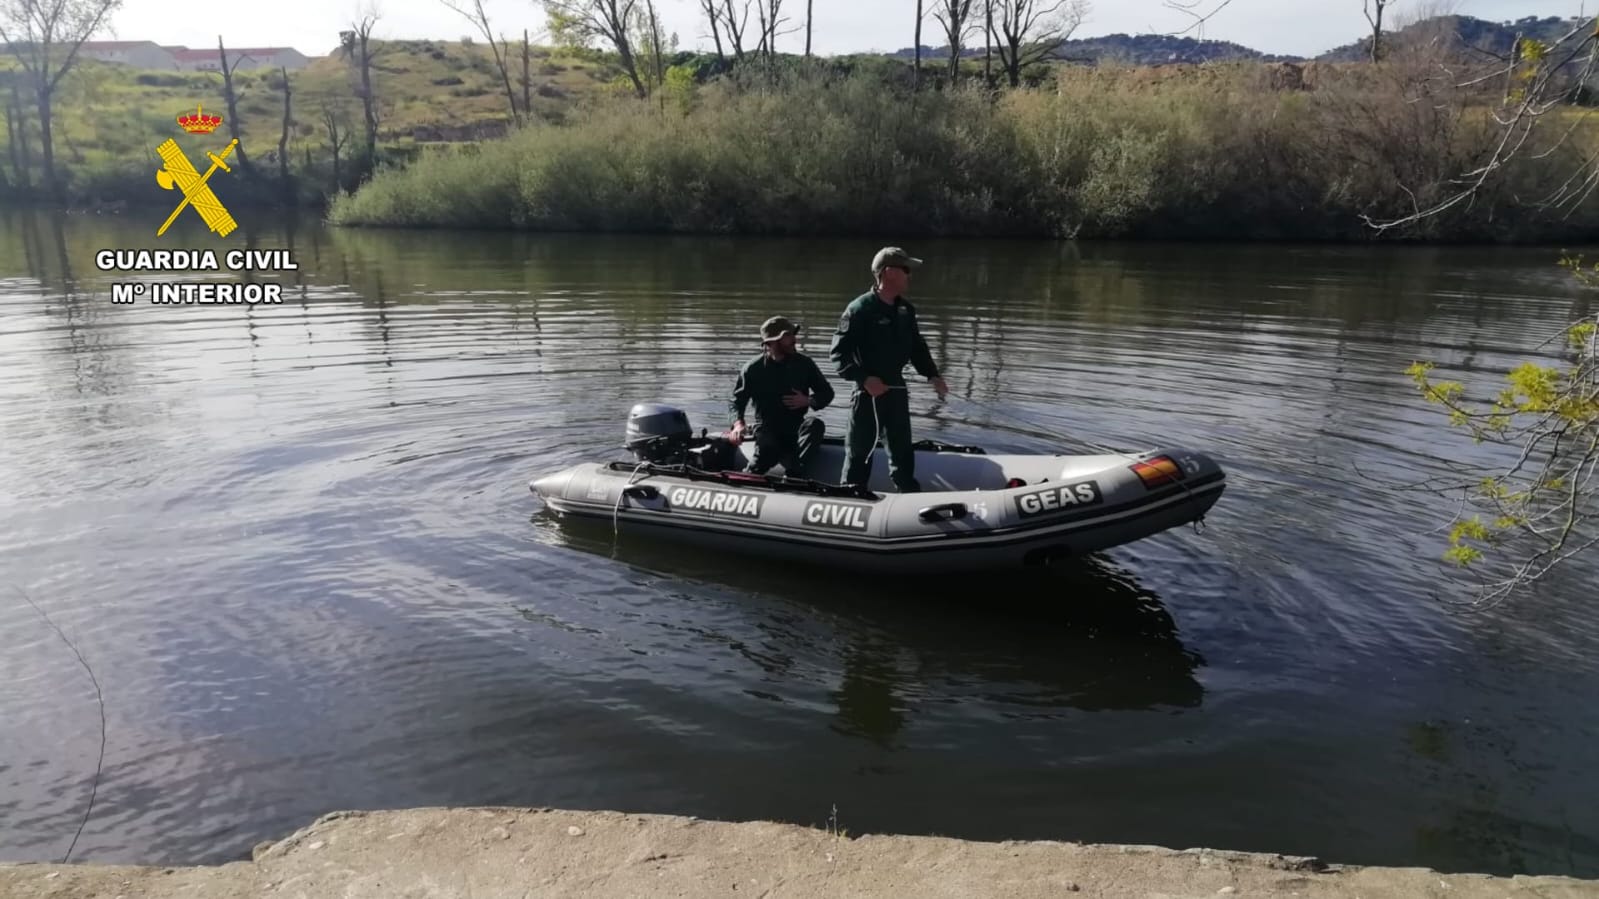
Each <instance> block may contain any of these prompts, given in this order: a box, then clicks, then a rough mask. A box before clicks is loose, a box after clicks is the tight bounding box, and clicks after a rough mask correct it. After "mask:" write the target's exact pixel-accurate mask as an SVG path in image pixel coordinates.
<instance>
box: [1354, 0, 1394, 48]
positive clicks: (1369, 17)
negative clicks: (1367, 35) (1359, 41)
mask: <svg viewBox="0 0 1599 899" xmlns="http://www.w3.org/2000/svg"><path fill="white" fill-rule="evenodd" d="M1396 2H1398V0H1360V9H1361V11H1362V12H1364V13H1365V14H1366V21H1367V22H1370V23H1371V61H1372V62H1376V61H1378V60H1379V59H1381V58H1382V14H1383V13H1384V12H1385V11H1386V10H1387V9H1388V7H1390V6H1393V5H1394V4H1395V3H1396ZM1373 8H1375V9H1376V13H1375V14H1373V12H1372V10H1373Z"/></svg>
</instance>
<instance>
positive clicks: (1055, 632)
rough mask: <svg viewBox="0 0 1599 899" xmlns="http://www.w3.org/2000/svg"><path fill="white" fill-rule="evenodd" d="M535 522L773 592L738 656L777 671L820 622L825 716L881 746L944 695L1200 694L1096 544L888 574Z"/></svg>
mask: <svg viewBox="0 0 1599 899" xmlns="http://www.w3.org/2000/svg"><path fill="white" fill-rule="evenodd" d="M536 522H537V524H538V528H539V531H540V539H547V540H548V541H549V542H551V543H553V544H554V545H556V546H560V547H564V548H565V549H569V550H574V551H577V552H582V553H589V554H594V555H598V556H605V557H607V558H610V559H613V560H615V561H616V562H619V563H622V564H624V565H627V566H630V567H633V568H636V569H638V570H641V571H647V572H650V573H652V574H655V575H657V576H660V577H666V578H671V579H672V581H673V582H682V581H684V580H688V581H691V582H696V583H702V584H708V585H712V586H714V587H720V588H727V589H731V590H734V591H737V592H738V593H739V594H748V595H755V596H761V597H766V598H769V599H773V600H776V601H777V604H776V605H775V606H770V605H757V606H755V607H752V610H751V611H750V613H749V614H750V615H752V616H759V618H760V621H759V624H758V626H759V628H760V630H761V631H762V632H763V633H764V634H766V635H767V637H768V638H769V642H768V643H767V644H766V645H765V646H764V647H763V648H762V650H761V652H760V654H759V655H758V656H757V655H751V656H750V657H751V658H752V660H754V661H756V662H757V663H758V664H759V665H760V666H761V667H762V668H763V669H765V670H766V671H767V672H768V673H769V674H774V675H778V682H779V683H781V679H783V678H793V677H796V676H799V675H798V674H796V672H795V670H794V667H793V666H792V665H785V664H782V663H781V662H778V663H775V664H774V660H784V659H792V658H794V657H797V656H804V655H805V654H806V653H807V651H808V649H807V647H809V646H810V645H811V644H813V643H814V642H815V641H816V639H817V638H816V637H815V635H814V633H812V631H811V627H812V626H821V627H824V628H825V633H826V634H827V635H828V637H827V638H826V641H827V645H830V646H832V647H834V649H833V650H832V651H831V653H830V656H831V658H832V664H833V665H834V666H835V671H834V672H833V673H832V677H833V678H834V680H835V683H836V685H835V686H834V687H833V688H832V689H831V690H830V692H829V694H828V695H829V697H830V699H831V700H832V701H833V703H834V704H835V706H836V717H835V721H834V724H833V728H834V729H835V730H836V731H838V732H839V733H843V734H848V735H851V736H856V737H860V738H862V739H865V740H867V741H870V742H871V743H874V744H876V745H878V746H880V747H883V748H896V747H897V746H899V745H900V743H899V740H900V737H901V735H902V733H903V732H904V731H905V730H906V729H907V728H908V727H910V726H911V725H913V724H914V719H915V718H916V716H917V715H918V714H921V713H927V712H931V711H932V710H934V709H936V708H938V707H940V706H946V705H948V704H951V703H966V704H967V705H966V706H965V710H966V714H975V715H979V716H983V717H991V718H992V719H995V720H1004V719H1036V720H1043V719H1048V718H1055V717H1061V716H1062V715H1063V714H1066V713H1067V712H1070V711H1072V710H1075V711H1079V712H1083V711H1087V712H1103V711H1130V710H1145V709H1162V708H1164V709H1194V708H1198V707H1199V706H1200V705H1201V702H1202V700H1203V696H1204V689H1203V687H1202V686H1201V685H1200V683H1199V681H1198V679H1197V678H1196V671H1197V670H1198V669H1199V668H1200V667H1201V666H1202V665H1203V664H1204V660H1203V658H1202V657H1201V656H1200V655H1199V653H1197V652H1195V651H1193V650H1190V649H1188V648H1186V647H1185V646H1184V645H1183V642H1182V640H1181V639H1180V637H1179V636H1178V632H1177V625H1176V622H1175V621H1174V620H1173V618H1172V615H1171V614H1170V612H1169V611H1168V610H1167V609H1166V607H1165V604H1164V603H1163V602H1162V601H1161V600H1160V598H1159V597H1158V596H1157V595H1156V594H1155V593H1154V592H1153V591H1151V590H1149V589H1147V588H1144V587H1142V586H1141V585H1139V583H1138V580H1137V578H1135V577H1134V576H1133V575H1132V574H1131V573H1129V572H1127V571H1125V570H1123V569H1120V568H1118V567H1117V566H1116V565H1114V564H1113V563H1112V562H1110V561H1109V560H1107V559H1106V558H1104V557H1102V556H1090V557H1088V558H1085V559H1079V560H1076V561H1075V562H1072V563H1069V564H1066V565H1061V566H1056V567H1051V568H1047V569H1030V570H1023V571H1020V572H1013V573H1006V574H1005V575H1004V576H1003V577H996V576H994V575H967V574H961V575H941V576H938V577H927V578H915V577H912V578H905V577H895V578H889V577H886V576H885V577H873V576H870V575H852V574H844V573H840V572H834V571H829V570H827V569H826V568H825V567H820V566H818V567H814V568H805V567H801V566H782V567H779V566H770V565H767V564H765V563H762V562H759V561H751V562H749V563H748V564H742V563H740V562H739V560H737V559H730V558H729V557H727V556H725V555H721V554H718V553H714V552H707V551H705V550H703V549H699V548H696V547H691V546H678V545H675V544H673V543H671V542H670V541H667V540H665V539H662V538H657V537H651V536H647V535H636V534H628V533H624V534H622V535H621V537H620V538H619V539H617V538H613V535H612V530H611V526H610V524H609V523H601V522H594V521H584V520H581V519H579V520H571V521H563V522H560V523H558V524H557V523H554V522H551V521H549V520H548V519H547V518H546V517H545V516H544V515H543V514H540V515H538V516H536ZM730 562H732V564H729V563H730ZM796 619H797V620H802V621H804V622H806V626H803V627H801V626H795V625H793V624H792V623H791V622H792V621H793V620H796Z"/></svg>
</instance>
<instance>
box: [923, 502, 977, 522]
mask: <svg viewBox="0 0 1599 899" xmlns="http://www.w3.org/2000/svg"><path fill="white" fill-rule="evenodd" d="M916 517H918V518H920V519H921V520H923V521H953V520H955V519H957V518H965V517H966V504H965V503H940V504H938V505H936V506H923V507H922V508H921V509H920V510H919V511H918V512H917V513H916Z"/></svg>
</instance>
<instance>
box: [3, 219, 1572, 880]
mask: <svg viewBox="0 0 1599 899" xmlns="http://www.w3.org/2000/svg"><path fill="white" fill-rule="evenodd" d="M257 217H259V216H257ZM147 225H148V227H147ZM154 227H155V226H154V224H153V223H147V222H145V221H144V220H143V219H135V218H95V217H90V218H83V217H74V218H67V219H53V218H49V217H45V216H33V217H28V216H23V215H7V216H0V359H3V360H4V362H3V365H4V377H3V378H0V434H3V439H0V497H4V498H5V502H4V504H3V505H0V578H3V582H4V587H3V592H0V628H3V632H4V633H5V634H6V635H7V637H8V639H7V640H6V641H5V642H4V644H3V645H0V858H3V859H8V860H50V859H59V858H60V857H61V856H62V854H63V853H64V852H65V851H66V849H67V846H68V845H69V843H70V842H71V840H72V838H73V834H74V832H75V831H76V829H77V827H78V824H79V822H80V820H81V818H82V815H83V812H84V808H85V803H86V801H87V799H88V796H89V790H90V784H91V780H92V777H93V772H94V766H95V759H96V754H97V751H98V748H99V716H98V712H97V707H96V704H95V699H94V691H93V687H92V686H91V684H90V683H89V681H88V678H87V677H86V676H85V675H84V672H83V671H82V669H81V668H80V667H78V663H77V661H76V659H75V658H74V657H73V656H72V654H71V652H70V651H69V650H68V649H67V648H66V647H65V646H64V645H63V644H62V643H61V641H60V640H59V639H58V638H57V637H56V636H55V634H54V633H53V632H51V631H50V629H49V628H48V627H47V626H46V625H45V623H44V621H43V620H41V618H40V617H39V615H38V614H36V613H35V612H34V611H33V609H32V608H30V607H29V606H28V605H27V604H26V603H25V602H23V600H22V599H21V598H20V596H21V595H20V594H19V593H17V592H15V591H14V590H13V589H12V588H13V586H14V587H15V588H17V589H20V590H22V591H26V595H27V596H28V597H31V598H32V599H33V600H34V601H35V602H37V603H38V605H39V606H40V607H41V608H42V609H44V610H45V611H46V612H47V613H48V614H50V615H51V617H52V618H53V619H54V620H55V621H56V622H57V623H59V624H60V625H62V627H63V628H64V629H65V631H66V633H67V634H68V635H69V636H71V637H72V638H73V640H74V641H75V642H76V643H77V645H78V646H79V647H80V648H81V650H82V651H83V653H84V655H85V657H86V658H87V659H88V660H89V662H90V664H91V665H92V666H93V668H94V670H95V673H96V675H97V676H98V679H99V681H100V684H101V685H102V687H103V689H104V695H105V706H106V715H107V724H108V729H107V750H106V759H105V769H104V772H103V775H102V778H101V781H100V784H99V791H98V796H97V799H96V804H95V808H94V814H93V816H92V818H91V819H90V821H89V823H88V825H87V827H86V828H85V830H84V833H83V835H82V837H81V839H80V840H79V842H78V844H77V847H76V850H75V852H74V855H73V857H74V859H75V860H81V861H98V862H143V863H167V864H177V863H204V862H215V861H221V860H226V859H232V858H238V857H241V856H243V855H245V854H247V853H248V851H249V848H250V847H251V846H252V845H253V844H254V843H256V842H258V841H260V840H265V839H273V838H276V837H279V836H281V835H283V834H285V833H287V832H288V831H290V830H292V829H294V828H297V827H299V826H302V825H304V824H306V823H309V821H310V820H312V819H313V818H314V817H316V816H317V815H319V814H322V813H324V812H327V811H330V810H335V809H351V808H396V807H409V806H425V805H493V804H512V805H531V806H560V807H571V808H607V809H620V810H625V811H631V812H664V813H677V814H687V815H699V816H701V817H706V818H721V819H732V820H742V819H756V818H759V819H775V820H785V821H794V822H799V823H804V824H817V825H821V824H824V823H825V822H826V821H827V820H828V819H829V817H830V816H831V815H832V814H833V813H834V810H835V809H836V814H837V819H836V820H837V822H838V824H839V825H840V826H842V827H844V828H847V829H848V830H849V831H850V832H851V833H864V832H899V833H923V834H942V835H948V836H957V837H967V838H973V839H984V840H988V839H1061V840H1080V841H1113V842H1133V843H1156V844H1164V845H1168V846H1174V847H1189V846H1211V847H1218V848H1228V849H1243V850H1260V851H1271V852H1283V853H1298V854H1312V855H1318V856H1321V857H1323V858H1326V859H1329V860H1331V861H1336V862H1347V863H1368V864H1401V865H1426V866H1433V867H1437V868H1440V869H1444V870H1468V871H1489V872H1500V873H1506V872H1531V873H1568V874H1576V875H1581V876H1589V877H1593V876H1599V805H1596V804H1595V803H1594V802H1593V801H1592V797H1593V796H1594V795H1595V793H1596V787H1599V778H1596V775H1595V774H1594V772H1593V768H1592V759H1593V749H1592V747H1593V741H1594V738H1595V736H1596V732H1599V703H1595V701H1594V700H1595V698H1596V696H1599V663H1596V662H1595V661H1594V660H1595V659H1596V658H1599V653H1596V649H1599V628H1596V626H1595V625H1594V623H1593V619H1592V616H1591V614H1590V613H1591V611H1592V608H1593V600H1594V589H1593V584H1594V583H1595V580H1594V575H1595V573H1596V572H1595V570H1594V565H1593V564H1592V560H1581V563H1580V564H1579V565H1578V566H1575V567H1574V568H1572V569H1571V570H1570V571H1568V572H1566V573H1564V574H1563V575H1562V576H1560V577H1558V578H1556V579H1555V580H1554V581H1553V582H1551V583H1550V584H1548V585H1547V587H1546V589H1545V590H1544V591H1543V592H1542V593H1541V594H1539V595H1537V596H1534V597H1531V598H1528V599H1523V600H1520V601H1518V602H1516V603H1515V604H1512V605H1506V606H1502V607H1500V608H1497V609H1494V610H1487V611H1472V610H1470V609H1466V608H1462V607H1459V606H1458V605H1451V604H1449V603H1447V602H1443V601H1441V598H1446V597H1447V596H1449V595H1451V594H1449V593H1448V592H1447V591H1448V589H1449V584H1448V582H1447V581H1446V580H1444V579H1443V578H1442V577H1441V568H1440V565H1439V564H1438V561H1437V560H1438V556H1439V553H1440V552H1441V550H1442V549H1443V548H1444V544H1443V542H1442V537H1441V535H1439V534H1437V533H1428V532H1429V531H1430V530H1433V529H1435V528H1437V527H1438V526H1439V525H1441V524H1443V523H1444V522H1445V521H1447V520H1448V517H1449V515H1450V514H1451V513H1452V511H1453V507H1452V505H1451V504H1450V503H1449V502H1447V501H1445V500H1443V499H1439V498H1429V497H1426V496H1423V495H1417V494H1414V493H1410V492H1405V491H1401V490H1397V489H1394V488H1392V487H1389V486H1385V483H1386V482H1388V481H1410V480H1416V479H1419V478H1421V477H1424V476H1426V475H1428V474H1430V473H1433V472H1435V471H1437V470H1438V465H1439V463H1438V462H1437V461H1436V460H1437V457H1440V456H1443V457H1450V458H1468V457H1472V456H1473V455H1474V454H1481V453H1484V452H1485V450H1484V449H1482V448H1476V447H1473V446H1471V444H1470V442H1469V440H1466V439H1464V438H1462V437H1460V436H1454V437H1451V436H1449V435H1448V434H1447V433H1446V431H1445V429H1444V426H1443V424H1442V420H1441V418H1440V416H1439V415H1438V414H1437V413H1436V412H1435V411H1433V410H1431V409H1429V408H1427V407H1426V406H1425V404H1423V403H1421V402H1420V401H1419V400H1418V399H1417V398H1416V396H1415V394H1414V389H1413V388H1412V387H1411V385H1410V384H1409V382H1408V380H1407V379H1406V377H1405V376H1404V368H1405V366H1407V365H1408V364H1409V363H1410V362H1411V361H1412V360H1414V359H1417V358H1430V359H1434V360H1436V361H1438V362H1439V363H1440V367H1441V370H1442V373H1443V374H1445V375H1447V376H1450V377H1456V378H1461V379H1465V380H1468V381H1471V382H1473V383H1478V382H1482V383H1488V382H1491V381H1492V380H1493V379H1495V378H1498V377H1500V376H1501V375H1502V373H1503V372H1504V371H1506V370H1508V369H1509V368H1510V367H1511V366H1512V365H1514V364H1515V363H1517V362H1519V361H1520V360H1521V359H1523V358H1526V357H1527V356H1528V354H1529V352H1530V348H1531V347H1532V346H1533V345H1534V344H1536V343H1538V342H1539V341H1540V340H1542V339H1543V338H1544V337H1545V336H1546V335H1547V333H1548V331H1549V329H1550V328H1552V327H1555V326H1556V325H1557V324H1558V323H1560V322H1563V321H1565V320H1566V318H1567V317H1568V316H1569V315H1571V314H1573V313H1574V312H1580V311H1582V310H1585V309H1587V308H1589V307H1588V306H1587V305H1586V304H1588V303H1589V302H1591V301H1590V300H1588V299H1586V298H1585V297H1584V296H1583V295H1581V294H1580V293H1579V292H1578V291H1576V290H1575V289H1574V288H1573V287H1572V286H1571V285H1570V284H1569V283H1568V281H1567V279H1566V277H1565V276H1564V274H1563V273H1562V272H1561V271H1560V270H1559V269H1558V268H1557V267H1556V266H1555V265H1554V260H1555V259H1556V258H1557V257H1558V253H1557V252H1556V251H1553V250H1539V249H1515V250H1484V249H1480V248H1470V249H1402V250H1400V249H1384V250H1377V249H1371V248H1349V247H1289V246H1271V247H1227V246H1196V245H1115V244H1085V245H1072V244H1062V243H1054V242H1015V243H990V242H980V241H950V242H930V243H927V244H925V245H917V246H914V247H911V248H910V249H911V251H912V252H913V253H915V254H916V255H919V256H922V257H923V258H925V259H926V260H927V261H928V265H927V266H926V268H925V269H924V270H923V271H921V272H919V273H918V274H917V275H916V276H915V278H914V285H913V288H914V291H915V292H914V296H915V297H916V298H917V299H918V301H919V303H920V309H921V314H922V318H923V321H924V323H925V325H924V327H925V328H926V330H927V333H928V335H929V340H930V342H931V344H932V347H933V352H934V355H935V356H936V358H937V359H938V360H939V361H940V364H941V365H942V366H943V367H944V370H945V372H946V374H947V377H948V380H949V383H950V386H951V388H952V389H953V391H954V392H955V394H956V395H957V396H956V398H952V399H951V400H949V401H947V402H944V403H939V402H937V401H936V399H935V398H934V397H933V396H932V394H931V392H930V391H929V390H926V389H921V390H919V392H916V393H914V394H913V399H912V408H913V411H914V413H915V415H916V419H915V428H916V431H917V433H918V435H919V436H928V437H936V438H940V439H946V440H953V441H958V442H974V443H982V444H984V445H987V446H991V447H994V448H995V449H1022V450H1054V449H1056V448H1060V447H1066V448H1068V449H1073V450H1075V449H1077V448H1078V447H1079V446H1082V445H1088V444H1094V445H1105V446H1113V447H1118V448H1126V449H1134V448H1140V447H1143V446H1147V445H1151V444H1181V445H1187V446H1191V447H1194V448H1197V449H1201V450H1205V451H1208V452H1211V453H1213V454H1215V455H1216V456H1218V457H1219V458H1220V459H1221V460H1222V461H1223V463H1224V464H1225V465H1226V466H1227V467H1228V470H1229V473H1230V475H1231V480H1230V486H1229V488H1228V491H1227V493H1226V495H1225V496H1224V497H1223V498H1222V500H1221V502H1220V503H1219V505H1218V506H1217V507H1216V508H1215V510H1214V511H1213V512H1212V513H1211V515H1210V516H1209V518H1208V519H1207V521H1206V523H1205V527H1204V528H1203V529H1202V530H1201V531H1199V532H1195V531H1193V530H1186V529H1185V530H1182V531H1174V532H1169V533H1167V534H1164V535H1161V536H1159V537H1157V538H1154V539H1150V540H1147V541H1143V542H1141V543H1138V544H1135V545H1133V546H1129V547H1123V548H1119V549H1116V550H1113V551H1110V552H1107V553H1103V554H1101V555H1099V556H1096V557H1094V558H1092V559H1089V560H1086V561H1084V562H1080V563H1077V564H1073V565H1070V566H1066V567H1064V568H1062V569H1059V570H1049V571H1044V572H1041V573H1036V574H1029V575H1027V576H1017V577H1012V578H1003V577H976V578H961V579H941V580H938V581H934V582H930V583H919V582H914V581H912V582H907V581H880V580H879V581H874V580H859V579H849V578H845V577H841V576H838V575H834V574H831V573H829V572H827V571H826V570H823V569H820V568H817V569H804V568H787V569H782V568H776V567H772V566H769V565H765V564H759V563H755V562H752V561H750V560H745V559H740V558H731V557H719V556H717V555H715V554H707V553H691V552H686V551H683V550H680V549H677V548H675V547H671V546H663V545H660V544H655V543H649V542H645V541H643V540H640V539H637V538H630V537H629V536H628V535H625V534H624V535H622V536H621V538H620V539H618V538H617V537H615V535H613V533H612V531H611V529H610V528H609V527H608V526H603V525H601V526H593V527H565V526H556V525H555V524H552V523H551V522H549V521H547V520H545V519H544V517H543V516H542V515H540V514H538V504H537V502H536V500H534V499H533V498H532V497H531V496H530V495H529V493H528V491H527V482H528V480H529V479H530V478H532V477H535V476H537V475H539V474H542V473H545V472H549V471H552V470H556V469H559V468H562V467H565V466H567V465H570V464H572V463H574V462H577V461H580V460H585V459H590V458H594V457H596V455H607V454H615V453H616V452H617V449H618V445H619V443H620V441H621V437H622V433H623V426H624V420H625V416H626V412H627V409H628V407H629V406H630V405H631V404H632V403H634V402H639V401H645V400H658V401H665V402H670V403H674V404H677V405H679V406H681V407H683V408H684V409H685V410H686V411H687V412H688V413H689V415H690V417H691V419H692V420H693V422H694V423H695V425H696V426H697V427H698V426H705V427H711V428H719V427H721V426H723V425H724V424H725V420H724V417H723V416H724V414H725V403H726V400H725V395H726V392H727V390H728V389H729V388H730V386H731V383H732V380H733V377H734V374H735V372H736V370H737V368H738V366H739V365H740V364H741V363H742V362H743V361H744V360H745V359H747V358H748V357H749V356H750V355H751V354H752V353H753V352H755V350H756V344H757V339H758V338H757V328H758V326H759V324H760V322H761V321H762V320H764V319H765V318H766V317H768V316H770V315H772V314H777V313H781V314H786V315H789V316H791V317H794V318H796V319H798V320H799V321H801V322H802V323H803V324H804V326H805V327H806V331H805V332H804V334H803V338H804V339H803V343H802V349H805V350H807V351H809V352H811V353H813V354H815V355H817V356H818V357H825V354H826V340H827V332H828V330H829V329H830V328H831V327H832V325H833V324H834V323H835V322H836V321H837V319H838V315H839V313H840V312H841V311H842V308H843V306H844V304H845V303H846V302H847V301H848V300H849V299H851V298H852V297H854V296H855V295H857V294H858V293H860V292H861V291H862V290H863V289H864V288H865V286H866V267H867V262H868V260H869V259H870V258H871V255H872V253H873V252H874V251H875V250H876V249H877V246H876V245H867V244H863V243H862V242H859V241H836V242H835V241H801V240H756V239H701V238H655V237H598V236H528V235H504V234H489V235H484V234H464V233H461V234H450V233H415V232H339V231H329V230H324V229H322V228H320V227H318V226H317V225H315V224H314V223H311V222H305V221H299V222H293V221H291V222H285V223H268V222H265V221H262V222H248V223H246V224H245V226H244V227H242V228H241V230H240V231H239V232H238V233H236V234H235V235H234V236H233V237H232V238H230V241H237V242H239V243H248V244H250V245H252V246H254V247H258V248H275V247H292V248H293V252H294V255H295V258H296V260H297V261H298V263H299V266H300V268H299V270H298V271H297V272H288V273H283V274H281V275H279V274H265V275H262V276H260V277H263V278H275V279H277V280H279V281H281V283H283V284H284V285H286V294H287V295H288V296H289V298H290V299H289V301H288V302H286V303H285V304H284V305H282V306H277V307H255V308H243V307H185V308H170V307H156V306H151V305H148V304H135V305H132V306H113V305H111V303H110V300H109V284H110V282H111V281H112V280H113V279H115V278H116V277H117V276H115V275H113V274H109V273H103V272H100V271H98V270H96V269H95V267H94V261H93V260H94V252H95V251H96V250H98V249H105V248H113V247H117V248H123V247H127V248H131V247H156V246H165V245H169V244H167V243H166V242H167V241H169V240H170V241H171V243H170V245H171V246H191V247H204V246H216V245H217V244H216V243H215V239H214V238H210V237H208V236H207V235H205V234H203V233H200V234H196V233H194V231H193V229H189V230H187V231H184V230H181V229H177V228H175V229H174V231H172V232H169V234H168V235H167V236H166V237H163V238H161V241H160V242H158V241H157V240H156V239H155V238H154ZM193 277H196V278H198V277H201V276H193ZM840 386H842V385H840ZM823 417H824V419H825V420H826V421H827V423H828V425H829V428H830V429H832V430H834V431H838V430H840V429H841V428H842V424H843V417H842V416H841V415H840V414H839V410H838V409H829V410H827V411H826V412H825V413H824V414H823ZM1063 438H1069V440H1070V441H1071V442H1069V443H1068V442H1064V440H1063Z"/></svg>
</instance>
